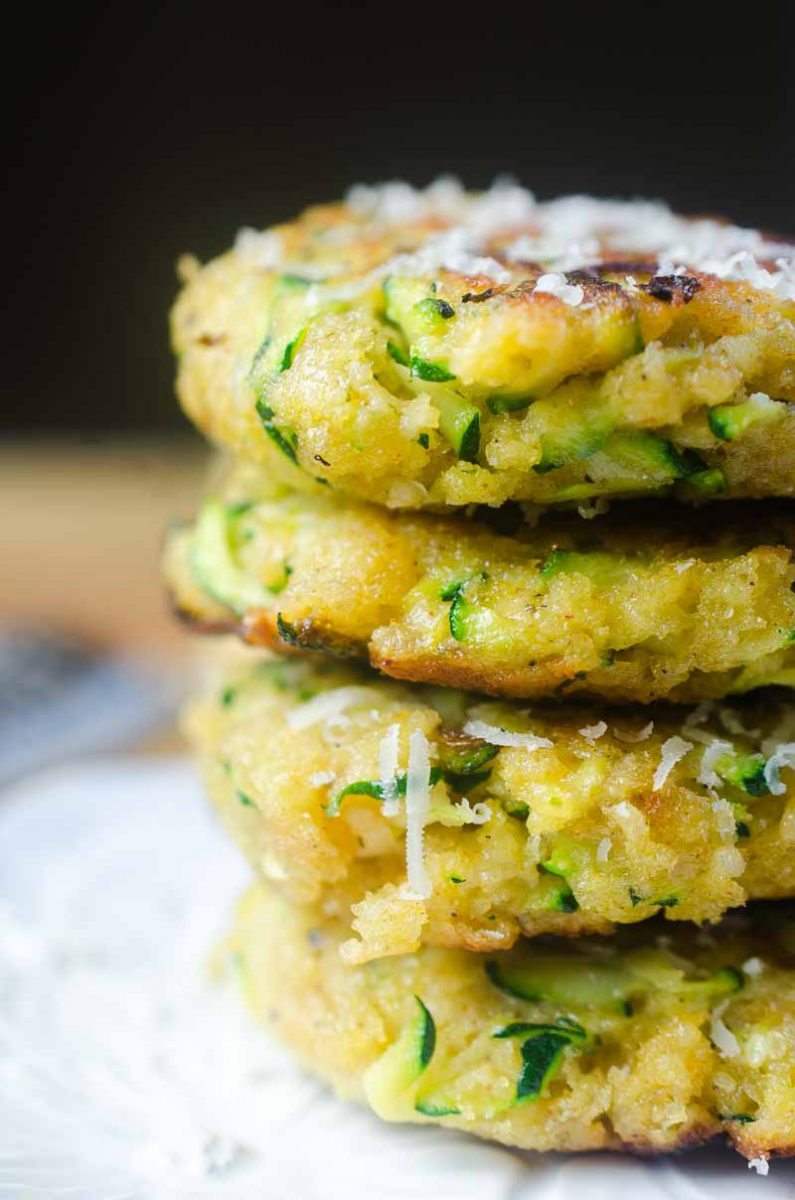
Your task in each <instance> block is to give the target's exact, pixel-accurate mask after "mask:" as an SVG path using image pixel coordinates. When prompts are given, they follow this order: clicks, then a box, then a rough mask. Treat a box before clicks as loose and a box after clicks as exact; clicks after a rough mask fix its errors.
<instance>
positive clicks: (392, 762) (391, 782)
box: [378, 725, 400, 817]
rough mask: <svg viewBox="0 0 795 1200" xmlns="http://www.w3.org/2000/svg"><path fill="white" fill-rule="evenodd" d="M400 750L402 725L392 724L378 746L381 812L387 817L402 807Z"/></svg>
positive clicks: (393, 815)
mask: <svg viewBox="0 0 795 1200" xmlns="http://www.w3.org/2000/svg"><path fill="white" fill-rule="evenodd" d="M399 752H400V726H399V725H390V726H389V728H388V729H387V731H386V733H385V734H384V736H383V737H382V738H381V744H380V746H379V747H378V777H379V781H380V783H381V796H382V799H381V812H382V813H383V814H384V816H385V817H396V816H397V814H398V811H399V809H400V797H399V796H398V789H397V778H396V776H397V769H398V754H399Z"/></svg>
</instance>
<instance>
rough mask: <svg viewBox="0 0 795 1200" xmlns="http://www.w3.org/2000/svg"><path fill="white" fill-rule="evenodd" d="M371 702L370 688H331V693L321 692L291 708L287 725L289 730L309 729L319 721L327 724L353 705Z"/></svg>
mask: <svg viewBox="0 0 795 1200" xmlns="http://www.w3.org/2000/svg"><path fill="white" fill-rule="evenodd" d="M372 702H373V690H372V688H367V687H361V686H350V687H339V688H332V689H331V691H328V692H321V693H320V695H319V696H313V697H312V699H311V700H306V701H305V702H304V703H303V704H302V705H300V707H298V708H291V709H290V711H289V712H288V713H287V718H286V720H287V724H288V725H289V727H290V728H291V729H296V730H299V729H309V727H310V726H311V725H318V724H319V723H320V722H321V721H322V722H324V723H325V722H328V721H330V720H332V719H334V718H335V717H339V716H341V714H342V713H344V712H345V710H346V709H349V708H353V707H354V706H355V705H357V704H358V705H364V704H367V705H370V704H372Z"/></svg>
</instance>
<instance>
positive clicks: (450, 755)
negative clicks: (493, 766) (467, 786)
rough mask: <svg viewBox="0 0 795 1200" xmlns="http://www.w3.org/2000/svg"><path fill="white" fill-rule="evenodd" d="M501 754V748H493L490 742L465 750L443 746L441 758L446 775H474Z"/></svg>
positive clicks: (440, 753) (440, 752)
mask: <svg viewBox="0 0 795 1200" xmlns="http://www.w3.org/2000/svg"><path fill="white" fill-rule="evenodd" d="M499 752H500V748H499V746H492V745H491V744H490V743H489V742H482V743H480V744H479V745H476V746H473V747H471V748H469V747H467V748H464V749H459V748H456V747H451V746H441V747H440V750H439V758H440V761H441V763H442V767H443V768H444V771H445V774H451V775H474V774H477V773H478V772H479V771H480V768H481V767H483V766H485V764H486V763H487V762H491V760H492V759H493V758H496V756H497V755H498V754H499Z"/></svg>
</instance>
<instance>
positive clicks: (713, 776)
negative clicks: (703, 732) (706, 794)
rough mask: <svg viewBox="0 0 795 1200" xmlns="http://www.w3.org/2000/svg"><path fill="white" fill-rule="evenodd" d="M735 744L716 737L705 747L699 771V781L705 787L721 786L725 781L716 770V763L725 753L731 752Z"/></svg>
mask: <svg viewBox="0 0 795 1200" xmlns="http://www.w3.org/2000/svg"><path fill="white" fill-rule="evenodd" d="M732 750H733V746H732V744H731V742H722V741H721V740H720V738H715V739H714V741H712V740H711V741H709V742H708V744H707V745H706V746H705V747H704V750H703V752H702V755H701V767H700V768H699V772H698V782H699V783H703V785H704V787H708V788H719V787H720V786H721V784H722V783H723V780H722V779H721V777H720V775H718V773H717V771H716V770H715V763H716V762H717V761H718V759H719V758H722V757H723V755H724V754H731V752H732Z"/></svg>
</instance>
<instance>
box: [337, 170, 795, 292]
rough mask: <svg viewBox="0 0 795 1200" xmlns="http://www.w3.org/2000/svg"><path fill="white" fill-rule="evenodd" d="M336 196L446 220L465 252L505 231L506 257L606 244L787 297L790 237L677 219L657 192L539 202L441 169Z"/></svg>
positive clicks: (792, 261)
mask: <svg viewBox="0 0 795 1200" xmlns="http://www.w3.org/2000/svg"><path fill="white" fill-rule="evenodd" d="M346 203H347V207H348V209H349V211H350V212H351V213H352V214H354V215H355V216H357V217H359V218H361V219H362V220H370V221H376V222H383V223H385V224H388V225H389V224H400V223H403V222H412V221H427V220H433V219H436V220H442V221H445V222H448V223H450V224H451V225H455V226H456V227H457V229H459V230H460V231H462V232H463V234H465V235H466V236H467V237H468V238H469V239H470V240H469V242H468V248H467V253H471V254H477V253H478V250H477V239H486V238H488V237H490V236H496V235H498V234H501V233H505V234H510V233H511V232H513V231H515V232H516V235H517V236H516V237H515V238H514V239H513V241H512V242H510V243H509V244H508V246H507V248H506V254H507V257H508V259H509V261H513V262H517V263H522V262H525V263H526V262H540V263H543V264H548V265H549V266H550V267H552V268H553V270H554V271H556V272H564V271H567V270H572V269H574V268H576V267H585V266H588V265H591V264H593V263H598V262H599V261H600V260H602V259H603V258H604V257H605V255H606V254H610V253H611V252H619V253H620V254H622V255H624V256H626V255H632V254H638V255H650V256H654V257H656V258H657V262H658V272H659V273H660V274H664V275H686V274H687V273H688V272H689V271H691V270H696V271H703V272H706V273H708V274H712V275H716V276H718V277H719V278H721V279H729V280H741V281H745V282H748V283H750V284H751V285H752V286H753V287H756V288H761V289H763V290H766V291H772V292H774V293H776V295H778V296H780V297H781V298H782V299H793V298H795V246H793V245H791V244H790V243H779V242H774V241H769V240H767V239H766V238H765V236H764V235H763V234H762V233H760V232H759V231H758V230H756V229H744V228H741V227H739V226H736V225H732V224H729V223H724V222H721V221H716V220H711V219H705V218H700V219H687V218H685V217H681V216H678V215H677V214H675V213H673V212H672V211H671V209H670V208H669V207H668V206H667V205H666V204H663V203H661V202H658V201H648V200H609V199H597V198H595V197H592V196H562V197H560V198H559V199H556V200H550V201H545V202H539V201H537V200H536V198H535V196H534V195H533V193H532V192H530V191H528V190H527V189H525V188H522V187H520V186H519V185H518V184H516V183H515V182H514V181H512V180H510V179H498V180H496V181H495V183H494V184H493V185H492V187H491V188H489V189H488V190H487V191H485V192H482V193H478V194H469V193H467V192H466V191H465V190H464V188H463V186H462V185H461V183H460V182H459V181H458V180H457V179H454V178H452V177H450V176H445V177H442V178H441V179H438V180H436V182H434V183H432V184H431V185H430V186H429V187H427V188H425V189H418V188H414V187H412V186H411V185H410V184H408V183H401V182H391V183H385V184H379V185H376V186H363V185H358V186H356V187H353V188H351V189H350V191H349V192H348V195H347V197H346ZM523 227H525V228H524V229H523ZM528 227H529V228H528ZM473 239H474V240H473ZM492 261H494V260H492ZM763 263H764V264H767V265H762V264H763ZM452 269H458V268H452ZM500 270H503V268H500ZM466 273H467V274H469V273H470V272H469V271H467V272H466ZM471 273H474V274H480V273H488V272H481V271H475V272H471ZM495 278H497V277H496V276H495Z"/></svg>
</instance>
